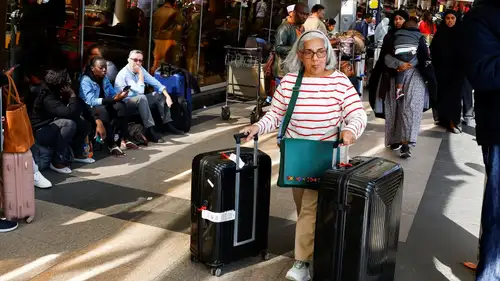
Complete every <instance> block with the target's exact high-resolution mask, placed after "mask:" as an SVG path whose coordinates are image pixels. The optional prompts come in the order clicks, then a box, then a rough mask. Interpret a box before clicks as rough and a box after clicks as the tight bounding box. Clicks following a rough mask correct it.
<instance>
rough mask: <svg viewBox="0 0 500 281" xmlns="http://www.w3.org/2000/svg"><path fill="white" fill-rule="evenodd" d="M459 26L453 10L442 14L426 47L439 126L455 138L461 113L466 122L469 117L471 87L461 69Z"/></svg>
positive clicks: (456, 15) (470, 111)
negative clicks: (432, 70) (434, 81)
mask: <svg viewBox="0 0 500 281" xmlns="http://www.w3.org/2000/svg"><path fill="white" fill-rule="evenodd" d="M460 26H461V22H460V17H459V16H458V14H457V13H456V12H455V11H453V10H448V11H446V12H445V14H444V21H443V22H442V23H441V25H440V26H439V28H438V31H437V32H436V35H435V36H434V39H433V41H432V44H431V46H430V49H431V56H432V61H433V64H434V67H435V69H436V78H437V82H438V95H437V96H438V105H437V111H438V116H439V123H440V124H441V125H442V126H444V127H445V128H447V129H448V130H449V131H450V132H452V133H455V134H458V133H461V129H460V127H459V125H460V116H461V114H462V110H463V115H464V119H465V120H466V121H469V119H470V118H471V117H472V87H471V86H470V84H469V83H468V81H467V78H466V77H465V70H464V68H463V66H462V61H463V58H462V56H461V48H460V46H461V45H462V43H463V38H462V35H461V32H460ZM462 100H463V101H464V103H463V108H462Z"/></svg>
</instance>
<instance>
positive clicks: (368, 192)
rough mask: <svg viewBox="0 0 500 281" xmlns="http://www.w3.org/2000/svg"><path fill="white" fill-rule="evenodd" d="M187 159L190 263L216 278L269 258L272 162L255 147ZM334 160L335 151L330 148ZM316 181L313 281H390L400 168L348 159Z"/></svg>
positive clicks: (379, 161) (370, 159) (237, 138)
mask: <svg viewBox="0 0 500 281" xmlns="http://www.w3.org/2000/svg"><path fill="white" fill-rule="evenodd" d="M245 138H247V136H246V135H244V134H237V135H235V136H234V139H235V142H236V148H235V149H234V148H230V149H224V150H219V151H213V152H208V153H202V154H200V155H198V156H196V157H195V158H194V159H193V163H192V184H191V246H190V250H191V260H192V261H193V262H200V263H203V264H205V265H206V266H207V267H208V268H210V270H211V273H212V275H215V276H221V275H222V269H223V266H225V265H227V264H228V263H231V262H235V261H238V260H241V259H244V258H248V257H252V256H260V257H261V258H262V259H263V260H267V259H268V258H269V255H268V246H269V241H268V231H269V209H270V198H271V174H272V173H271V166H272V163H271V158H270V157H269V155H267V154H266V153H264V152H262V151H260V150H259V149H258V138H257V137H255V138H254V147H253V149H251V148H242V147H241V142H242V140H243V139H245ZM332 153H333V148H332ZM346 155H347V154H346ZM343 161H344V162H341V163H339V164H338V165H335V166H333V167H331V168H330V169H328V170H326V171H325V173H324V175H323V177H322V178H321V181H320V186H319V189H318V191H319V193H318V194H319V195H318V204H317V219H316V221H317V223H316V230H315V243H314V244H315V249H314V261H313V276H314V278H313V280H317V281H327V280H328V281H330V280H338V281H369V280H384V281H391V280H394V274H395V265H396V252H397V247H398V239H399V225H400V217H401V204H402V195H403V170H402V167H401V165H399V164H397V163H394V162H392V161H389V160H385V159H382V158H378V157H354V158H353V159H351V160H350V161H349V160H348V159H347V157H346V158H345V159H344V160H343Z"/></svg>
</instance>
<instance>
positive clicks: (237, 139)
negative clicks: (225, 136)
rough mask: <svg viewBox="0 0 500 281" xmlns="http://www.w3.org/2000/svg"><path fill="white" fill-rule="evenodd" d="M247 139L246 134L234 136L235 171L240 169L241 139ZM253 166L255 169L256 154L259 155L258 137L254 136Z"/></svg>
mask: <svg viewBox="0 0 500 281" xmlns="http://www.w3.org/2000/svg"><path fill="white" fill-rule="evenodd" d="M247 137H248V134H245V133H239V134H235V135H234V140H235V141H236V170H239V169H240V168H239V167H240V155H241V139H245V138H247ZM253 142H254V146H253V166H254V167H257V166H258V165H257V154H258V153H259V151H258V150H259V136H258V135H257V134H255V136H254V137H253Z"/></svg>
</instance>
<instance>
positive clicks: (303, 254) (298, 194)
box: [293, 188, 318, 262]
mask: <svg viewBox="0 0 500 281" xmlns="http://www.w3.org/2000/svg"><path fill="white" fill-rule="evenodd" d="M293 197H294V200H295V204H296V206H297V214H298V218H297V225H296V227H295V259H296V260H298V261H304V262H310V261H312V258H313V253H314V231H315V228H316V208H317V205H318V192H317V191H315V190H310V189H300V188H294V189H293Z"/></svg>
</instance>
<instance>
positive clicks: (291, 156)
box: [278, 71, 341, 189]
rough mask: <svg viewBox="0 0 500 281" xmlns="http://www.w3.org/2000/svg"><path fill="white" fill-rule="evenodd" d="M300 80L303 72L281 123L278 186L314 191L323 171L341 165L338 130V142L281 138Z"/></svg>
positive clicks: (285, 128)
mask: <svg viewBox="0 0 500 281" xmlns="http://www.w3.org/2000/svg"><path fill="white" fill-rule="evenodd" d="M303 77H304V72H303V71H300V72H299V75H298V77H297V81H296V82H295V86H294V87H293V90H292V97H291V98H290V103H289V104H288V108H287V111H286V114H285V117H284V119H283V123H282V128H281V132H280V137H279V138H282V139H280V140H279V141H280V142H279V143H280V153H281V156H280V170H279V177H278V186H279V187H284V188H286V187H298V188H307V189H317V188H318V187H319V184H320V179H321V177H322V176H323V174H324V173H325V171H326V170H328V169H330V168H331V167H333V166H334V164H337V163H340V149H339V144H340V142H341V141H340V127H339V134H338V136H337V141H316V140H306V139H293V138H285V137H284V136H285V135H286V130H287V128H288V125H289V123H290V118H291V117H292V114H293V111H294V108H295V104H296V103H297V98H298V96H299V89H300V86H301V84H302V78H303ZM334 154H335V155H336V156H335V161H334Z"/></svg>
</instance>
